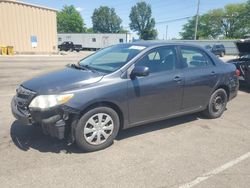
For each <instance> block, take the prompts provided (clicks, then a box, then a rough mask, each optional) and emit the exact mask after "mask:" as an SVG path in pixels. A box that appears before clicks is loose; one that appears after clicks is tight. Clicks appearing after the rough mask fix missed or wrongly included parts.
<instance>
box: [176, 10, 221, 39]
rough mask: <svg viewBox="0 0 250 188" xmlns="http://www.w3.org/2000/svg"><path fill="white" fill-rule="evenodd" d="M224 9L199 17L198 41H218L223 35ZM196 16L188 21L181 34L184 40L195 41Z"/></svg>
mask: <svg viewBox="0 0 250 188" xmlns="http://www.w3.org/2000/svg"><path fill="white" fill-rule="evenodd" d="M223 15H224V12H223V10H222V9H214V10H212V11H209V12H208V13H206V14H203V15H201V16H200V17H199V22H198V32H197V39H216V38H218V37H219V36H220V35H221V27H222V18H223ZM195 23H196V16H194V17H192V18H191V19H189V20H188V23H187V24H185V25H184V26H183V29H182V30H183V31H182V32H180V35H181V37H182V39H187V40H191V39H194V30H195Z"/></svg>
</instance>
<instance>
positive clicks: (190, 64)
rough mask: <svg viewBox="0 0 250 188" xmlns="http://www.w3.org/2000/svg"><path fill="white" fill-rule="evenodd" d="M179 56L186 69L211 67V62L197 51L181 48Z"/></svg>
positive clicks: (202, 53)
mask: <svg viewBox="0 0 250 188" xmlns="http://www.w3.org/2000/svg"><path fill="white" fill-rule="evenodd" d="M181 55H182V59H183V62H184V64H185V67H186V68H197V67H206V66H208V65H213V62H212V60H211V59H210V58H209V57H208V56H207V55H206V54H205V53H204V52H202V51H201V50H199V49H195V48H188V47H182V48H181Z"/></svg>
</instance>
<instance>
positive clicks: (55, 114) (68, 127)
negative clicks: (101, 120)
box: [11, 96, 80, 140]
mask: <svg viewBox="0 0 250 188" xmlns="http://www.w3.org/2000/svg"><path fill="white" fill-rule="evenodd" d="M11 110H12V114H13V115H14V117H15V118H16V119H17V120H19V121H21V122H22V124H25V125H33V124H39V125H41V127H42V130H43V133H44V134H46V135H50V136H52V137H55V138H58V139H64V138H70V140H74V139H73V134H70V133H72V127H73V125H72V124H73V123H74V122H75V120H76V119H78V115H79V113H80V112H79V111H78V110H76V109H73V108H71V107H68V106H65V105H59V106H56V107H53V108H49V109H46V110H41V109H29V108H28V107H27V106H25V107H22V108H20V107H19V105H18V101H17V97H16V96H15V97H14V98H13V99H12V102H11Z"/></svg>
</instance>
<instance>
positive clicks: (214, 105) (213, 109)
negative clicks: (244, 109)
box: [204, 89, 227, 119]
mask: <svg viewBox="0 0 250 188" xmlns="http://www.w3.org/2000/svg"><path fill="white" fill-rule="evenodd" d="M226 106H227V93H226V91H225V90H224V89H217V90H216V91H215V92H214V93H213V94H212V95H211V97H210V100H209V103H208V106H207V109H206V110H205V111H204V114H205V115H206V116H207V117H208V118H211V119H214V118H218V117H220V116H221V115H222V114H223V112H224V111H225V109H226Z"/></svg>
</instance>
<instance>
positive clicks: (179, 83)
mask: <svg viewBox="0 0 250 188" xmlns="http://www.w3.org/2000/svg"><path fill="white" fill-rule="evenodd" d="M135 66H146V67H148V68H149V70H150V74H149V75H148V76H146V77H136V78H134V79H130V80H129V81H128V99H129V101H128V105H129V120H130V124H132V125H133V124H137V123H143V122H146V121H152V120H156V119H160V118H163V117H165V116H168V115H170V114H173V113H176V112H178V111H179V110H180V108H181V104H182V94H183V87H184V86H183V83H184V82H183V81H184V78H183V75H182V74H181V71H180V69H179V64H178V61H177V56H176V50H175V47H172V46H171V47H170V46H169V47H159V48H156V49H154V50H151V51H150V52H148V53H147V54H146V55H145V56H144V57H142V58H141V59H140V60H139V61H138V62H136V63H135Z"/></svg>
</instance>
